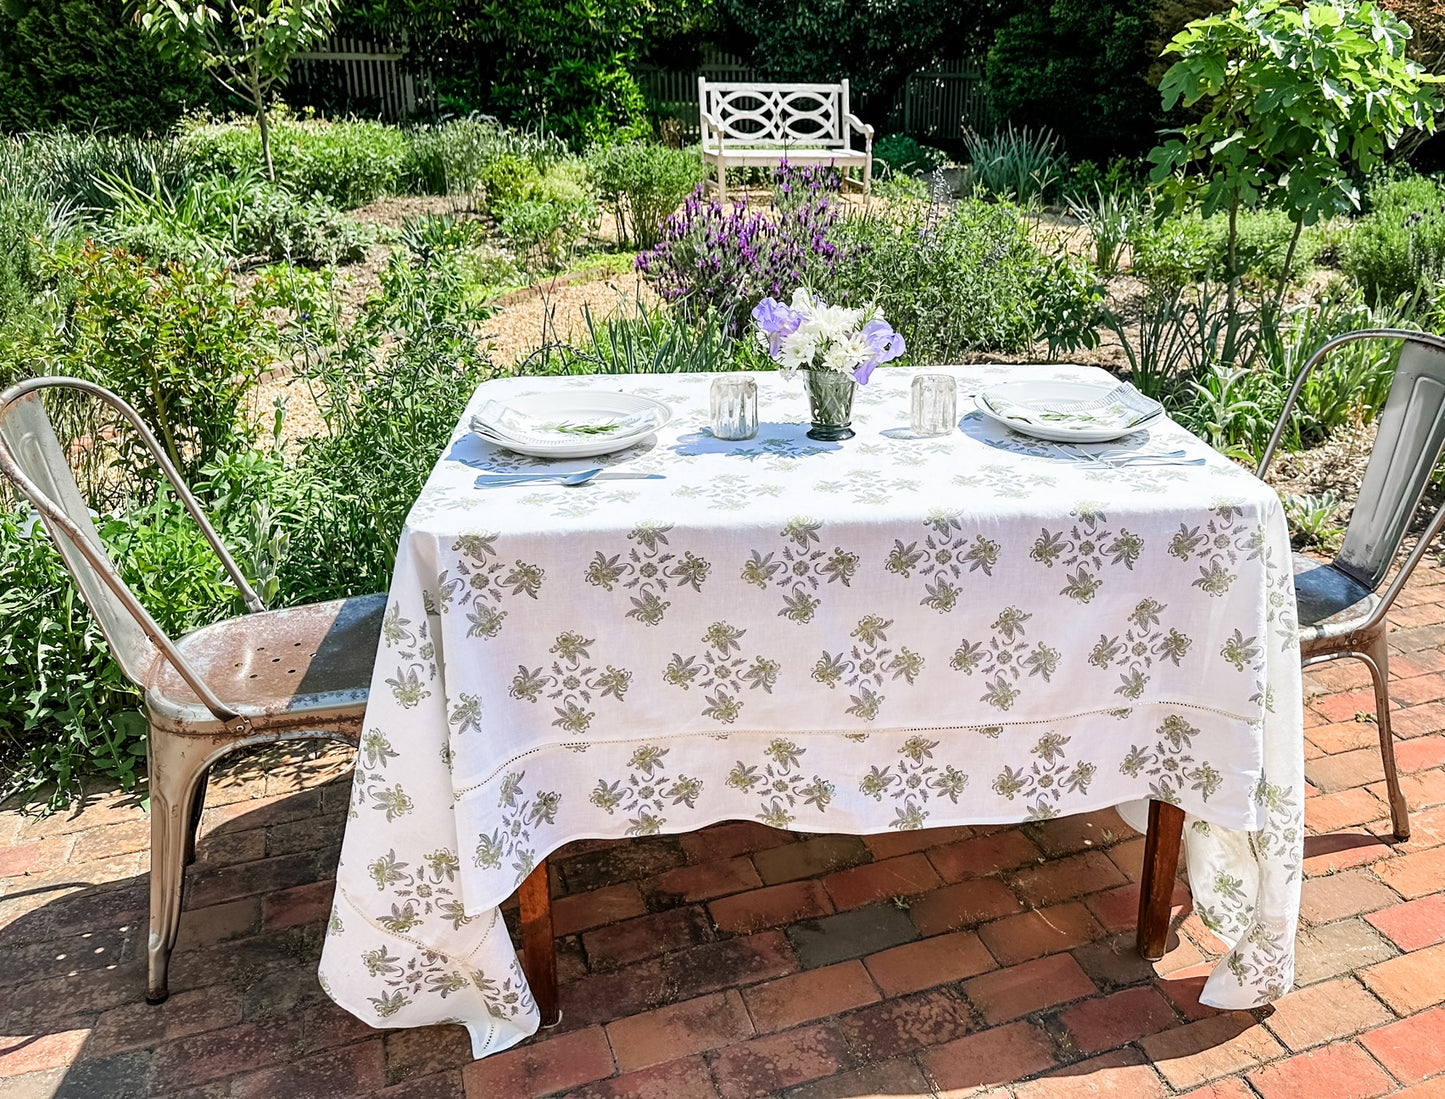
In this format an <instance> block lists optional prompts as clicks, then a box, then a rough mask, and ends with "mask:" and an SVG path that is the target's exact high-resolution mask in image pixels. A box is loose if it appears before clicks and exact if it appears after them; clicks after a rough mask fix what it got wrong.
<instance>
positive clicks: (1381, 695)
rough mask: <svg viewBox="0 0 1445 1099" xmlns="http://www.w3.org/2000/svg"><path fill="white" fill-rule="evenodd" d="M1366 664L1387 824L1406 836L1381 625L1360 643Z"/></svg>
mask: <svg viewBox="0 0 1445 1099" xmlns="http://www.w3.org/2000/svg"><path fill="white" fill-rule="evenodd" d="M1363 648H1364V652H1363V653H1362V654H1360V655H1361V656H1362V657H1364V658H1365V659H1364V663H1365V665H1366V667H1368V668H1369V669H1370V678H1371V679H1372V680H1373V681H1374V684H1375V724H1376V725H1377V726H1378V729H1379V733H1380V762H1381V763H1382V764H1384V768H1385V789H1386V791H1387V792H1388V795H1389V799H1390V823H1391V824H1392V825H1393V826H1394V829H1395V838H1396V839H1398V840H1407V839H1409V838H1410V807H1409V806H1408V805H1406V804H1405V795H1404V793H1403V792H1402V791H1401V790H1400V773H1399V771H1398V770H1396V768H1395V735H1394V733H1393V732H1392V731H1391V728H1390V646H1389V643H1388V641H1387V640H1386V635H1385V629H1384V626H1383V625H1382V626H1381V627H1380V629H1379V630H1378V631H1376V632H1375V634H1374V635H1373V636H1372V637H1371V638H1370V639H1369V641H1368V642H1366V643H1365V645H1364V646H1363Z"/></svg>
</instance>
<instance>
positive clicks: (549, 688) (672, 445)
mask: <svg viewBox="0 0 1445 1099" xmlns="http://www.w3.org/2000/svg"><path fill="white" fill-rule="evenodd" d="M952 369H953V370H954V372H955V373H956V374H957V375H958V377H959V381H960V386H961V388H962V390H963V391H965V392H973V391H976V390H977V389H978V388H979V387H980V386H982V385H987V384H990V383H992V382H995V381H999V380H1004V379H1009V378H1016V377H1017V376H1018V375H1019V374H1020V373H1021V372H1024V371H1028V370H1034V371H1035V372H1036V373H1037V374H1038V375H1039V376H1043V377H1060V378H1065V379H1080V378H1094V379H1099V378H1101V377H1102V376H1101V375H1100V374H1099V373H1098V372H1095V371H1091V370H1087V369H1085V368H1079V367H1037V368H1030V367H1020V366H1013V365H981V366H976V367H960V368H952ZM913 373H914V372H913V371H911V370H907V369H893V368H887V369H880V370H879V371H877V372H876V373H875V374H874V376H873V379H872V381H871V383H870V384H869V385H868V386H867V387H866V388H865V390H864V391H863V392H862V393H860V395H859V400H858V401H857V403H856V404H855V417H854V428H855V430H857V431H858V436H857V438H855V439H853V440H849V441H848V442H846V443H844V444H842V445H838V446H823V445H819V444H817V443H816V442H815V441H813V440H809V439H807V438H806V437H805V435H804V432H805V431H806V429H807V424H808V415H807V402H806V398H805V397H804V394H803V392H802V387H801V385H800V384H798V383H796V382H792V383H790V382H789V381H788V380H786V379H784V378H781V377H779V376H776V375H760V376H759V378H758V381H759V400H760V402H761V403H762V408H761V419H762V420H763V421H764V430H763V432H762V433H760V435H759V437H758V438H756V439H753V440H748V441H746V442H742V443H737V444H723V443H720V442H719V441H718V440H716V439H713V438H712V437H711V436H710V434H708V432H707V431H706V430H704V429H705V428H706V426H707V411H706V404H707V390H708V381H709V379H708V378H706V377H699V376H686V375H679V376H675V377H671V376H669V377H652V376H650V377H646V378H643V377H638V378H626V377H606V378H603V377H596V378H568V379H536V378H508V379H498V380H496V381H493V382H488V383H487V384H486V385H485V386H483V387H482V389H481V390H479V391H478V394H477V397H476V401H477V402H480V401H483V400H486V399H493V398H499V399H507V398H508V397H509V396H510V395H513V394H517V393H522V392H545V391H548V390H549V389H552V388H555V387H563V388H568V389H570V388H574V387H576V388H585V387H589V386H610V387H615V388H618V389H624V390H629V391H634V392H643V391H646V393H647V394H648V395H650V396H654V397H656V398H658V399H660V400H663V401H665V402H667V403H668V404H669V405H671V406H672V408H673V411H674V419H673V422H672V423H671V424H669V425H668V426H667V427H666V428H664V429H662V430H660V431H659V432H658V433H657V435H656V437H655V438H654V439H652V440H650V441H648V442H646V443H644V444H641V445H639V446H636V447H633V448H631V449H630V450H628V451H624V452H621V453H619V454H615V455H607V456H603V457H601V458H597V459H588V460H586V461H584V462H579V463H563V464H561V465H560V466H559V467H558V468H561V469H563V470H570V469H574V468H585V467H587V466H591V465H593V464H594V463H595V464H596V465H603V466H606V467H608V468H612V469H619V470H628V471H636V472H647V473H652V474H661V475H662V477H661V479H653V480H616V479H614V480H611V481H606V482H596V483H593V484H589V485H582V486H578V487H570V488H569V487H564V486H535V485H534V486H529V487H527V488H525V489H520V488H505V489H504V488H496V487H492V488H478V487H476V485H475V480H476V476H477V470H478V466H481V467H482V468H494V469H497V470H507V469H514V468H520V467H526V468H536V467H538V466H539V465H542V463H540V462H538V461H535V460H532V459H526V460H523V459H519V458H517V457H515V456H509V455H505V454H503V453H501V452H498V451H494V450H493V449H492V448H491V447H490V445H489V444H486V443H483V442H481V441H480V440H479V439H477V438H476V437H475V436H470V435H468V434H467V432H466V431H465V430H463V429H459V430H458V432H457V434H456V435H455V437H454V438H453V439H452V440H451V441H450V443H449V444H448V445H447V447H446V448H445V449H444V451H443V453H444V455H446V457H444V458H443V459H442V460H441V461H440V462H439V463H438V465H437V467H436V470H435V472H434V473H433V475H432V477H431V479H430V481H429V482H428V484H427V486H426V488H425V490H424V491H423V493H422V496H421V498H420V499H419V500H418V501H417V503H416V505H415V506H414V508H413V509H412V512H411V514H410V516H409V518H408V521H407V526H406V529H405V532H404V534H403V537H402V542H401V545H400V546H399V547H398V555H397V564H396V571H395V574H394V578H393V582H392V585H391V592H390V597H389V600H388V606H387V611H386V615H385V619H384V622H383V625H382V635H381V643H380V648H379V651H378V654H377V661H376V667H375V673H374V681H373V684H372V689H371V694H370V705H369V707H368V712H367V720H366V723H365V732H364V734H363V737H362V741H361V746H360V751H359V753H358V757H357V765H356V773H355V778H354V781H353V785H352V793H351V806H350V815H349V817H348V821H347V831H346V837H345V840H344V843H343V849H342V857H341V864H340V866H339V868H338V872H337V891H336V900H335V903H334V909H333V914H332V919H331V921H330V923H329V925H328V932H327V941H326V945H325V948H324V952H323V958H322V966H321V976H322V981H323V986H324V987H325V988H326V990H327V991H328V993H329V994H330V995H331V996H333V997H334V998H335V999H336V1000H337V1001H338V1002H340V1003H341V1004H343V1005H344V1006H345V1007H347V1008H348V1009H349V1010H351V1011H352V1012H354V1013H355V1014H357V1015H358V1016H359V1017H360V1018H362V1019H363V1020H365V1021H366V1022H368V1023H370V1024H372V1025H375V1026H420V1025H428V1024H433V1023H439V1022H454V1021H455V1022H461V1023H463V1024H464V1025H465V1026H467V1028H468V1030H469V1031H470V1033H471V1036H472V1042H473V1049H474V1051H475V1052H476V1053H477V1054H478V1055H479V1056H480V1055H484V1054H486V1053H490V1052H494V1051H497V1050H501V1049H505V1048H507V1047H508V1046H511V1045H514V1044H515V1043H517V1042H519V1041H521V1040H522V1039H523V1038H524V1037H526V1036H527V1035H528V1034H530V1033H531V1032H532V1031H533V1030H534V1029H535V1028H536V1025H537V1021H538V1020H537V1009H536V1005H535V1003H534V1002H533V1001H532V998H531V995H530V992H529V990H528V988H527V985H526V981H525V978H524V977H523V975H522V973H521V971H520V968H519V967H518V963H517V960H516V955H515V951H514V950H513V948H512V944H511V941H510V939H509V937H508V935H507V933H506V929H505V926H504V924H503V923H502V921H501V919H500V918H499V915H498V909H497V906H498V905H499V904H500V903H501V902H502V901H504V900H505V899H506V898H507V897H508V896H509V895H510V894H511V893H512V892H513V891H515V890H516V889H517V887H518V885H519V884H520V883H521V882H522V881H523V880H524V879H525V878H526V877H527V875H528V874H529V873H531V872H532V871H533V870H534V869H536V868H537V867H538V865H539V864H540V863H541V861H542V860H543V859H544V858H545V857H546V856H547V855H548V854H549V853H550V852H552V851H554V850H556V849H557V848H558V847H560V846H561V845H562V844H564V843H567V842H568V841H569V840H572V839H575V838H580V837H597V836H610V837H617V838H619V839H620V838H624V837H627V836H645V835H651V834H655V833H658V832H681V831H686V830H689V829H691V828H695V827H699V826H701V825H704V824H708V823H711V822H713V821H718V820H727V819H744V820H757V821H761V822H763V823H766V824H769V825H772V826H774V827H779V828H796V829H800V830H806V831H812V832H829V831H834V832H850V833H863V832H877V831H885V830H890V829H893V830H908V829H916V828H928V827H937V826H944V825H955V824H968V823H976V822H993V821H1000V820H1038V819H1045V818H1049V817H1054V816H1059V815H1065V814H1070V813H1077V812H1083V811H1088V810H1094V809H1099V808H1102V807H1105V806H1110V805H1116V804H1120V803H1127V802H1131V801H1135V800H1138V799H1148V798H1154V799H1157V800H1160V801H1165V802H1170V803H1172V804H1175V805H1178V806H1180V807H1182V808H1183V809H1184V810H1185V811H1186V813H1187V815H1188V820H1189V826H1188V828H1187V829H1186V834H1185V842H1186V844H1187V845H1188V848H1189V855H1188V860H1187V861H1188V866H1189V873H1190V880H1191V886H1192V889H1193V894H1194V903H1195V906H1196V908H1197V910H1198V911H1199V912H1200V915H1201V918H1203V919H1204V920H1205V922H1206V923H1207V924H1208V925H1209V926H1210V927H1211V928H1214V929H1215V930H1216V932H1217V933H1218V934H1219V935H1221V936H1222V937H1223V938H1225V939H1226V940H1228V941H1229V942H1230V943H1231V944H1232V950H1231V951H1230V953H1229V954H1228V956H1227V957H1226V958H1225V959H1224V961H1223V962H1222V963H1221V964H1220V965H1219V966H1218V967H1217V968H1216V970H1215V971H1214V973H1213V974H1212V976H1211V977H1210V979H1209V982H1208V984H1207V985H1206V988H1205V991H1204V996H1203V998H1204V1000H1205V1002H1207V1003H1209V1004H1212V1005H1214V1006H1217V1007H1223V1008H1231V1009H1233V1008H1246V1007H1252V1006H1257V1005H1259V1004H1262V1003H1266V1002H1268V1001H1269V1000H1271V999H1273V998H1275V997H1277V996H1279V995H1281V994H1282V993H1283V992H1284V991H1287V990H1288V988H1289V987H1290V984H1291V983H1292V980H1293V942H1294V927H1295V922H1296V919H1297V914H1298V906H1299V880H1300V866H1301V860H1302V843H1303V839H1302V837H1303V810H1302V806H1303V790H1304V786H1303V777H1302V776H1303V760H1302V736H1301V709H1300V707H1301V698H1300V675H1299V655H1298V649H1297V639H1296V622H1295V613H1294V600H1293V586H1292V585H1293V581H1292V570H1291V567H1290V555H1289V543H1288V536H1287V531H1286V528H1285V525H1284V521H1283V515H1282V510H1281V508H1280V505H1279V501H1278V499H1277V498H1276V497H1275V496H1274V494H1273V493H1272V492H1271V491H1270V490H1269V489H1267V488H1266V487H1264V486H1263V485H1260V484H1257V483H1256V482H1254V481H1253V480H1252V479H1251V478H1249V477H1248V476H1247V475H1246V474H1243V473H1242V472H1241V471H1240V470H1238V469H1237V468H1236V467H1234V466H1233V465H1232V463H1229V462H1227V461H1225V460H1224V459H1222V458H1219V457H1218V456H1214V457H1211V458H1209V460H1208V461H1207V462H1206V463H1205V464H1204V465H1200V466H1191V467H1174V468H1171V467H1159V468H1145V469H1138V468H1136V469H1132V470H1131V469H1128V468H1127V467H1126V468H1110V467H1105V466H1103V465H1101V464H1100V463H1095V462H1089V461H1087V460H1085V461H1077V460H1068V461H1065V460H1059V459H1060V455H1059V452H1058V451H1057V449H1054V448H1051V445H1050V444H1047V443H1039V442H1037V441H1032V440H1023V439H1020V438H1017V437H1013V436H1008V435H1006V433H1005V432H1004V431H1003V430H1002V429H1001V428H998V427H997V426H995V425H993V424H991V423H987V422H983V421H982V420H980V419H979V418H978V417H965V418H964V420H963V422H962V429H961V430H960V431H958V432H956V433H955V434H953V435H951V436H943V437H939V438H932V439H926V440H919V439H914V438H912V437H911V436H910V435H909V434H908V433H907V432H904V431H900V430H898V428H899V426H900V424H902V423H906V419H907V408H908V386H909V382H910V380H911V377H912V375H913ZM470 414H471V410H469V411H468V412H467V413H465V414H464V415H463V417H462V423H466V422H467V421H468V419H469V418H470ZM1128 444H1129V445H1131V446H1139V447H1154V448H1157V449H1159V450H1169V449H1179V448H1182V449H1185V450H1188V451H1189V452H1190V453H1191V455H1193V454H1203V455H1208V454H1210V453H1211V452H1209V451H1208V450H1207V449H1206V448H1204V447H1203V445H1202V444H1201V443H1199V442H1198V440H1195V439H1193V438H1192V437H1191V436H1189V435H1187V434H1186V433H1184V432H1183V431H1182V430H1181V429H1179V428H1178V427H1176V426H1174V425H1173V424H1171V423H1169V422H1168V421H1167V420H1166V421H1162V422H1160V423H1158V424H1156V425H1154V426H1153V427H1151V428H1150V429H1149V431H1148V432H1147V433H1139V434H1138V435H1136V436H1131V437H1130V439H1129V440H1128ZM454 459H459V460H454Z"/></svg>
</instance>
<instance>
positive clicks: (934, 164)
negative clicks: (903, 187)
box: [873, 134, 948, 175]
mask: <svg viewBox="0 0 1445 1099" xmlns="http://www.w3.org/2000/svg"><path fill="white" fill-rule="evenodd" d="M873 159H874V160H878V161H882V162H883V163H884V164H886V165H888V168H889V170H890V171H893V172H900V173H902V174H904V175H925V174H927V173H928V172H931V171H933V170H934V169H935V168H941V167H943V165H945V164H947V163H948V154H947V153H945V152H944V151H943V150H942V149H935V148H934V147H933V146H932V145H920V144H919V143H918V142H917V141H916V140H914V139H913V138H911V137H909V136H908V135H907V134H889V135H888V136H887V137H880V138H879V139H878V140H877V141H875V142H873Z"/></svg>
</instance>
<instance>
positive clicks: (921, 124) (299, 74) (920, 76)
mask: <svg viewBox="0 0 1445 1099" xmlns="http://www.w3.org/2000/svg"><path fill="white" fill-rule="evenodd" d="M407 61H408V59H407V48H406V35H405V34H404V33H403V34H398V35H397V36H396V37H395V38H393V39H390V40H385V41H376V40H367V39H362V38H353V37H348V36H343V35H336V36H333V37H332V38H329V39H327V40H326V42H325V43H324V44H323V45H322V47H321V48H320V49H318V50H312V51H310V52H308V53H302V54H297V55H296V59H295V60H294V61H293V62H292V65H291V73H290V79H289V81H288V84H287V88H286V98H287V99H288V101H290V102H291V103H293V104H294V105H297V106H300V105H306V104H309V105H311V106H315V107H318V108H320V109H322V110H325V111H326V112H328V113H332V114H347V113H356V114H365V115H371V116H374V117H378V118H384V119H386V120H388V121H391V122H397V121H401V120H403V119H407V118H411V117H413V116H414V115H416V114H418V113H419V112H423V111H429V110H430V109H431V108H432V106H433V98H434V95H433V88H432V86H431V81H430V79H429V78H428V76H427V74H426V73H425V72H424V71H421V70H419V69H418V68H416V67H414V66H412V65H410V64H408V63H407ZM699 76H705V77H707V78H708V79H709V80H719V81H725V80H736V81H756V80H762V79H764V77H763V76H762V75H761V74H759V73H758V72H757V71H756V70H754V69H751V68H748V66H747V65H745V64H744V63H743V60H742V58H739V57H734V56H731V55H729V54H717V53H715V54H709V55H706V56H705V57H704V60H703V64H702V65H701V66H699V67H698V68H697V69H696V70H694V71H692V72H673V71H666V70H661V69H652V70H644V71H642V72H639V73H638V74H637V81H638V83H639V84H640V85H641V87H642V90H643V92H644V94H646V96H647V98H648V100H649V102H650V104H651V105H652V107H653V108H654V109H655V110H656V111H657V112H658V113H659V114H661V115H662V116H663V117H671V118H675V119H677V120H678V122H679V123H680V124H681V127H682V139H683V141H684V142H693V141H697V140H699V138H700V136H701V127H700V121H699V119H698V115H697V78H698V77H699ZM864 121H866V122H871V123H873V125H875V126H877V127H878V128H879V129H880V130H882V129H885V128H886V129H889V130H893V131H895V132H899V133H905V134H909V135H910V136H912V137H916V138H918V139H920V140H923V141H934V142H945V143H948V142H956V141H958V140H959V139H960V138H961V137H962V134H963V128H964V127H967V128H968V129H971V130H976V131H979V132H987V131H988V130H989V129H991V128H992V120H991V117H990V113H989V105H988V96H987V94H986V93H985V91H984V81H983V67H982V66H981V65H980V64H978V63H977V62H973V61H959V62H952V63H947V64H944V65H942V66H940V67H939V68H938V69H936V70H932V71H928V72H918V73H913V74H911V75H910V76H909V77H908V79H907V80H905V81H904V83H903V87H902V88H901V89H900V90H899V93H898V95H897V97H896V98H895V100H894V102H893V104H892V107H891V109H890V110H889V111H887V112H886V117H870V118H866V119H864Z"/></svg>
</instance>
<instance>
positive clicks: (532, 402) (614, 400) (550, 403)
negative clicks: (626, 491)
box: [471, 389, 672, 458]
mask: <svg viewBox="0 0 1445 1099" xmlns="http://www.w3.org/2000/svg"><path fill="white" fill-rule="evenodd" d="M508 413H513V414H515V415H512V416H508V415H507V414H508ZM671 420H672V409H670V408H669V407H668V406H667V405H665V404H663V403H662V402H661V401H654V400H652V399H651V398H650V397H639V396H636V395H634V394H632V393H612V392H608V391H606V390H585V389H580V390H574V391H564V392H561V393H533V394H529V395H527V396H522V397H513V398H512V399H511V400H509V401H507V402H506V404H505V406H503V407H501V408H493V407H492V406H491V405H489V406H488V407H487V409H486V410H484V413H483V414H479V415H477V416H473V417H472V422H471V428H472V430H473V431H475V432H476V433H477V434H478V435H480V436H481V437H482V438H483V439H486V440H487V441H488V442H491V443H496V444H497V445H498V446H500V447H505V448H506V449H508V450H511V451H515V452H516V453H518V454H529V455H531V456H532V457H534V458H594V457H596V456H597V455H599V454H612V453H614V452H615V451H618V450H625V449H626V448H627V447H630V446H636V445H637V444H638V443H640V442H642V441H643V440H644V439H646V438H647V437H648V436H650V435H653V434H654V433H656V431H657V430H658V429H659V428H661V427H664V426H665V425H666V424H668V423H669V422H670V421H671ZM519 425H520V426H519Z"/></svg>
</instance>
